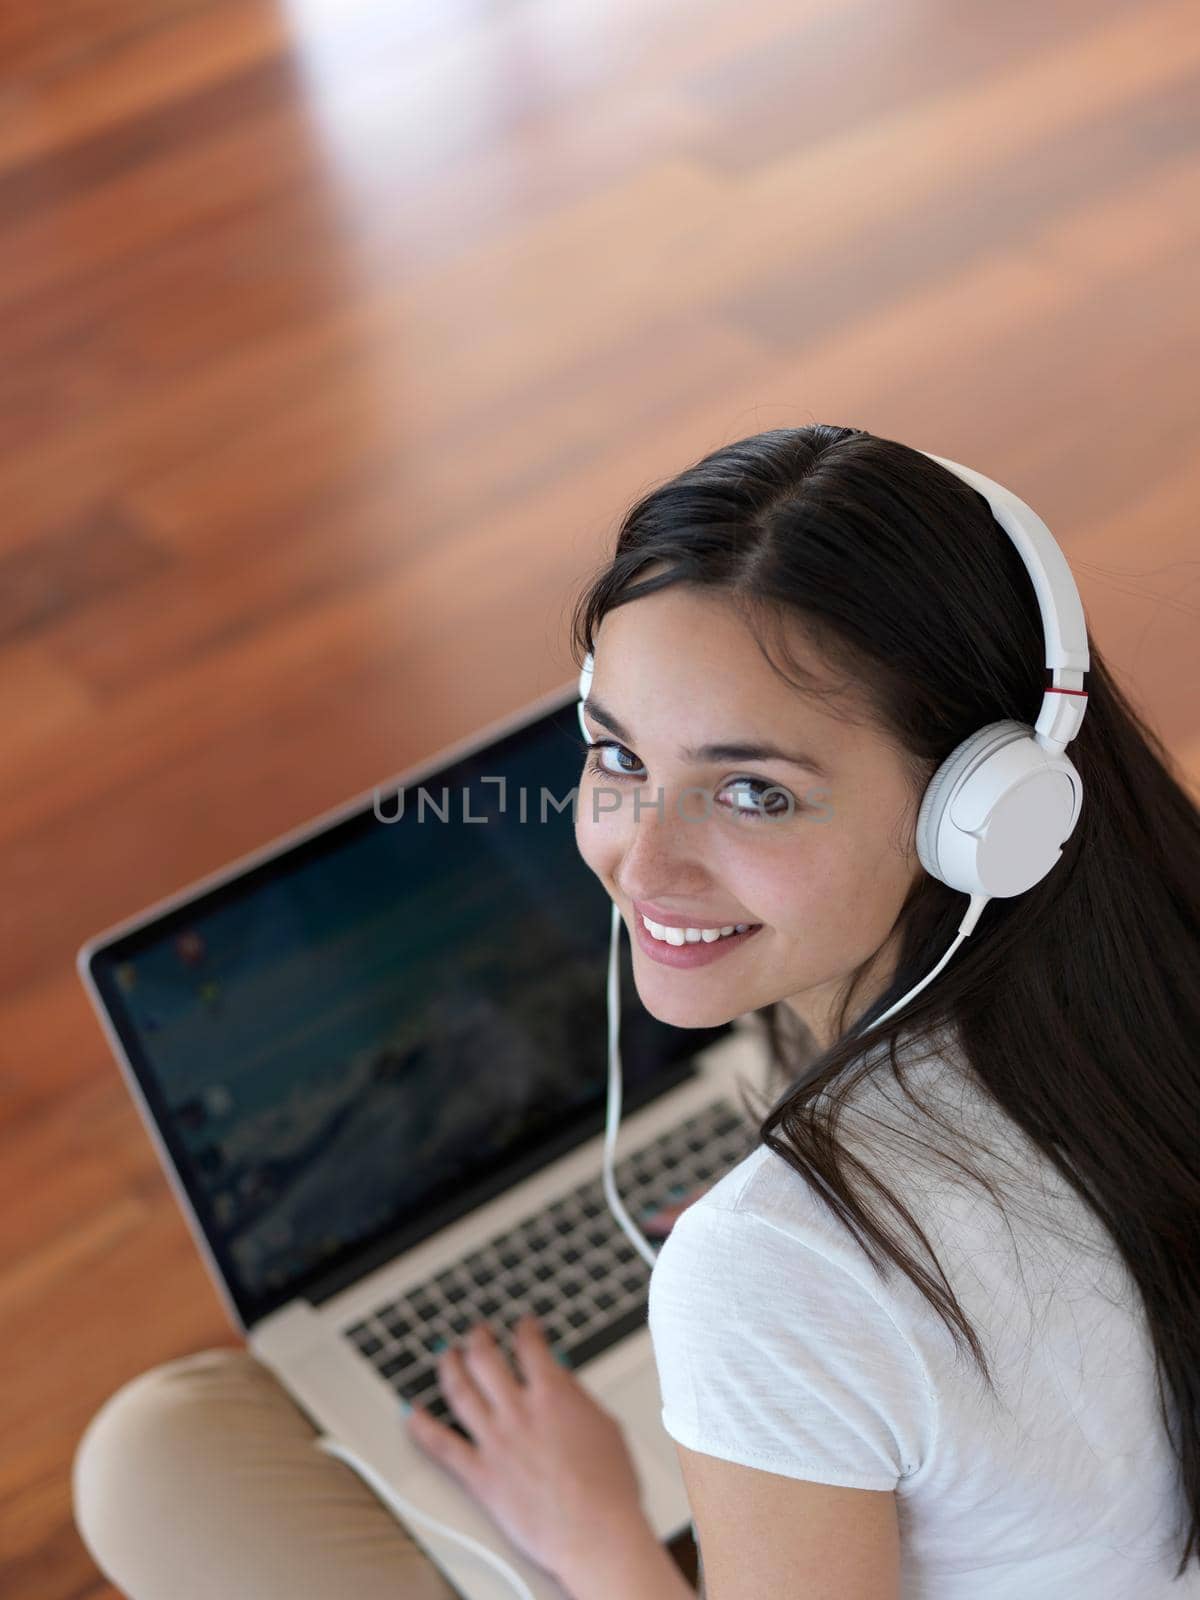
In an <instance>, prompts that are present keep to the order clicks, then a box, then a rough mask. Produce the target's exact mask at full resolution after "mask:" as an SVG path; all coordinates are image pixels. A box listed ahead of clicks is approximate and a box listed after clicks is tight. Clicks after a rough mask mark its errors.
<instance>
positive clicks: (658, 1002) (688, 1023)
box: [637, 985, 745, 1028]
mask: <svg viewBox="0 0 1200 1600" xmlns="http://www.w3.org/2000/svg"><path fill="white" fill-rule="evenodd" d="M637 991H638V998H639V1000H641V1002H642V1005H643V1006H644V1008H645V1009H646V1010H647V1011H648V1012H649V1013H650V1015H651V1016H652V1017H654V1018H655V1019H656V1020H657V1021H659V1022H666V1023H669V1024H670V1026H671V1027H672V1028H719V1027H721V1026H722V1025H723V1024H724V1023H726V1022H732V1021H733V1020H734V1018H735V1017H740V1016H743V1015H744V1014H745V1007H743V1006H738V1007H736V1008H735V1009H733V1010H731V1009H730V1007H729V1005H728V1003H726V1004H724V1005H722V1004H721V1003H720V1001H719V1000H718V999H717V998H716V997H715V996H714V995H711V994H707V995H699V994H695V995H692V996H691V998H690V999H689V998H688V997H687V996H686V995H683V994H678V995H675V996H670V995H667V994H664V993H662V992H660V993H658V994H655V995H649V996H647V995H646V994H644V993H643V992H642V989H641V986H640V985H638V986H637Z"/></svg>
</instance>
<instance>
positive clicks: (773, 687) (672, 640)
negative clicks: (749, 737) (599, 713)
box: [594, 584, 853, 733]
mask: <svg viewBox="0 0 1200 1600" xmlns="http://www.w3.org/2000/svg"><path fill="white" fill-rule="evenodd" d="M595 642H596V651H595V657H596V664H595V678H594V688H595V691H596V694H597V696H598V697H599V698H600V699H601V700H603V701H604V703H605V704H606V705H611V706H612V708H613V709H614V710H617V711H618V712H620V711H621V707H620V706H618V705H617V704H616V703H615V702H616V699H617V697H618V696H621V697H622V698H624V699H625V700H626V703H627V704H628V697H629V696H633V697H635V698H636V699H637V700H638V702H639V704H642V705H645V706H646V707H647V708H650V707H651V706H652V705H654V704H657V705H658V706H660V707H666V706H667V705H668V704H669V705H670V706H671V709H672V710H673V711H676V712H677V711H678V709H679V702H680V701H681V700H682V701H685V702H687V703H688V705H689V707H690V709H692V710H694V711H695V712H696V713H697V715H699V714H701V713H704V714H705V715H706V718H707V719H709V720H711V719H712V718H715V717H722V716H724V715H725V714H726V713H728V714H730V715H738V714H740V717H741V720H742V721H743V722H748V721H754V722H758V723H762V724H765V726H761V727H759V728H758V729H757V731H758V732H760V733H765V732H767V731H768V730H769V728H770V727H771V725H772V724H777V723H778V722H779V721H780V720H781V719H782V720H783V721H784V722H785V723H786V722H792V723H794V722H796V721H797V719H803V720H804V721H806V722H809V723H811V721H812V719H813V718H817V719H824V720H827V721H830V722H835V723H844V722H845V721H846V720H847V714H848V710H849V704H848V701H849V699H850V698H851V697H852V689H853V685H852V684H850V683H848V682H847V680H846V677H845V674H844V672H843V673H839V672H838V671H837V670H836V669H835V668H834V666H833V664H832V663H831V662H830V661H829V660H827V659H826V657H825V655H824V654H823V653H822V651H821V650H820V648H819V646H818V644H817V643H816V641H815V640H814V639H813V638H812V637H811V635H810V633H809V632H808V631H807V630H806V629H805V628H804V626H803V624H802V621H801V619H799V618H796V617H787V616H785V615H782V614H774V615H769V616H768V615H761V616H755V615H751V614H749V613H748V612H747V610H746V609H745V608H744V607H743V606H741V605H739V604H735V603H734V602H733V601H731V600H730V599H729V598H728V597H727V596H725V595H723V594H722V593H721V592H719V591H705V590H701V589H696V588H694V587H692V586H689V585H686V584H672V585H670V586H669V587H668V588H665V589H660V590H658V591H657V592H656V593H654V594H649V595H642V596H640V597H639V598H638V599H636V600H631V601H628V602H626V603H625V604H624V605H620V606H617V607H616V608H615V609H613V610H612V611H609V612H608V613H606V615H605V617H604V619H603V621H602V622H601V623H600V626H599V628H598V629H597V631H596V636H595ZM772 662H774V663H775V665H772ZM781 672H782V673H786V674H787V677H784V676H781ZM789 678H791V679H794V680H795V681H793V682H789V681H788V679H789Z"/></svg>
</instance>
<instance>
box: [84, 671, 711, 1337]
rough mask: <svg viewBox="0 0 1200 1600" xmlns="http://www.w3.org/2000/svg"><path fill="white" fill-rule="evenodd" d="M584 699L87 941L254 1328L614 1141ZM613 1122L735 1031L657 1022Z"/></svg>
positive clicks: (629, 990)
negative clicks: (594, 1143)
mask: <svg viewBox="0 0 1200 1600" xmlns="http://www.w3.org/2000/svg"><path fill="white" fill-rule="evenodd" d="M582 756H583V741H582V739H581V738H580V735H579V730H578V723H577V719H576V711H575V703H574V700H573V699H572V700H571V701H569V702H568V703H567V704H565V705H563V706H561V707H559V708H557V709H555V710H552V711H550V712H548V713H546V714H544V715H541V716H538V717H537V718H536V719H535V720H534V721H532V722H530V723H528V724H527V725H526V726H524V727H521V728H518V729H516V730H515V731H513V732H511V733H509V734H508V735H506V736H505V737H503V738H502V739H500V740H499V741H498V742H495V743H492V744H489V745H487V746H486V747H485V748H483V749H481V750H477V751H476V752H475V753H474V754H472V755H470V756H468V757H466V758H464V759H461V760H459V761H457V762H455V763H454V764H453V765H451V766H448V767H445V768H443V769H442V770H440V771H438V772H436V773H433V774H431V775H426V776H425V777H423V778H422V780H421V782H420V784H419V785H417V786H415V787H410V788H408V789H406V790H400V789H398V788H396V787H394V786H393V788H392V789H391V790H390V791H388V790H376V791H374V792H373V794H372V796H371V797H370V798H369V799H368V800H367V801H366V802H365V803H364V804H363V805H362V806H361V807H360V808H358V809H357V810H355V811H354V812H353V814H352V815H349V816H343V817H342V819H341V820H340V821H338V822H337V823H335V824H333V825H331V826H329V827H327V828H325V829H322V830H320V831H318V832H317V833H316V834H315V835H314V836H313V837H310V838H307V839H304V840H302V841H301V842H299V843H295V844H293V845H292V846H291V847H290V848H287V849H285V850H283V851H281V852H280V853H278V854H275V855H272V856H271V857H270V858H269V859H268V860H265V861H262V862H260V863H259V864H258V865H256V866H254V867H253V868H252V869H250V870H248V871H245V872H243V873H241V874H238V875H235V876H234V877H233V878H232V879H230V880H229V881H228V882H225V883H222V884H220V885H219V886H217V887H215V888H212V889H210V890H209V891H208V892H206V893H204V894H200V895H197V896H194V897H189V898H187V900H186V903H183V904H181V905H179V906H177V907H175V908H174V909H173V910H171V911H170V912H168V913H165V914H162V915H160V916H158V917H156V918H154V919H153V920H152V921H151V922H150V923H148V924H147V925H144V926H142V927H140V928H138V929H136V930H134V931H129V932H126V933H125V934H124V935H123V936H121V937H118V938H115V939H114V940H113V941H112V942H110V943H107V944H104V945H102V946H101V947H99V948H98V949H96V950H95V951H94V952H93V954H92V955H91V958H90V970H91V974H92V978H93V981H94V983H95V985H96V988H97V990H98V992H99V994H100V996H101V998H102V1000H103V1002H104V1005H105V1007H106V1009H107V1010H108V1012H109V1015H110V1018H111V1021H112V1024H113V1027H114V1029H115V1031H116V1032H117V1033H118V1034H119V1036H120V1038H121V1041H122V1044H123V1048H124V1052H125V1054H126V1056H127V1057H128V1059H129V1062H130V1065H131V1067H132V1069H133V1072H134V1074H135V1076H136V1078H137V1081H138V1084H139V1087H140V1089H141V1092H142V1095H143V1097H144V1098H145V1100H146V1102H147V1105H148V1107H149V1110H150V1112H151V1114H152V1116H153V1117H154V1120H155V1121H156V1123H157V1124H158V1128H159V1132H160V1135H161V1137H162V1139H163V1141H164V1143H165V1144H166V1145H167V1148H168V1149H169V1151H170V1154H171V1157H172V1160H173V1162H174V1165H175V1167H176V1169H177V1172H178V1175H179V1178H180V1181H181V1182H182V1183H183V1185H184V1187H185V1188H186V1190H187V1192H188V1195H189V1198H190V1201H191V1204H192V1207H193V1209H194V1211H195V1212H196V1216H197V1218H198V1220H199V1222H200V1224H201V1226H202V1227H203V1229H204V1231H205V1234H206V1236H207V1238H208V1242H209V1247H210V1249H211V1250H212V1252H213V1255H214V1256H215V1258H216V1260H217V1263H218V1266H219V1267H220V1270H221V1273H222V1275H223V1277H224V1278H225V1281H226V1284H227V1286H228V1289H229V1292H230V1294H231V1297H232V1298H233V1300H234V1303H235V1304H236V1306H237V1309H238V1314H239V1316H240V1317H241V1319H242V1322H243V1324H244V1325H245V1326H246V1327H247V1328H248V1327H250V1326H251V1325H252V1324H253V1323H254V1322H256V1321H257V1320H258V1319H259V1318H260V1317H262V1316H265V1315H266V1314H267V1313H268V1312H270V1311H271V1310H273V1309H275V1308H276V1307H277V1306H279V1305H281V1304H284V1303H286V1302H287V1301H288V1300H291V1299H292V1298H293V1297H294V1296H296V1295H298V1294H305V1295H306V1296H308V1298H310V1299H312V1300H313V1301H314V1302H319V1301H320V1300H322V1299H324V1298H327V1297H328V1296H329V1295H331V1294H334V1293H336V1292H338V1290H340V1289H341V1288H343V1287H345V1286H346V1285H347V1284H349V1283H352V1282H354V1281H355V1280H356V1279H357V1278H359V1277H361V1276H362V1275H363V1274H364V1273H366V1272H368V1271H371V1270H373V1268H374V1267H375V1266H377V1265H381V1264H382V1263H383V1262H385V1261H387V1260H388V1259H390V1257H391V1256H392V1255H394V1254H395V1253H396V1252H397V1251H398V1250H401V1249H403V1248H406V1247H408V1246H411V1245H413V1244H415V1243H416V1242H417V1241H419V1240H420V1239H422V1238H424V1237H426V1236H428V1235H429V1234H430V1233H432V1232H434V1231H435V1230H436V1229H438V1228H440V1227H442V1226H445V1225H446V1224H447V1223H449V1222H450V1221H452V1220H454V1218H456V1217H458V1216H461V1215H463V1214H465V1213H466V1212H467V1211H469V1210H471V1209H473V1208H474V1207H476V1206H478V1205H480V1204H481V1203H482V1202H483V1201H484V1200H486V1199H488V1198H490V1197H491V1196H492V1195H494V1194H497V1193H499V1192H501V1191H502V1190H504V1189H506V1188H508V1187H510V1186H511V1185H512V1184H513V1183H515V1182H517V1181H518V1180H519V1179H520V1178H522V1177H524V1176H526V1175H528V1174H529V1173H531V1172H533V1171H535V1170H536V1169H537V1168H538V1167H541V1166H544V1165H546V1164H547V1163H548V1162H550V1161H552V1160H554V1159H556V1158H557V1157H558V1156H560V1155H561V1154H563V1153H565V1152H566V1151H567V1150H569V1149H571V1148H573V1147H574V1146H576V1145H578V1144H580V1143H582V1142H583V1141H585V1140H587V1139H589V1138H591V1137H593V1136H594V1135H595V1134H597V1133H598V1132H601V1131H602V1130H603V1127H604V1118H605V1108H606V1099H607V1081H608V1060H607V1038H608V1023H607V1010H606V1004H605V985H606V978H607V970H608V946H609V937H610V915H611V901H610V900H609V898H608V895H607V894H606V893H605V891H604V889H603V887H602V885H601V884H600V883H599V881H598V880H597V879H596V877H595V875H594V874H593V873H592V871H591V870H590V868H588V867H587V866H586V864H585V863H584V862H583V860H582V859H581V858H580V856H579V853H578V850H577V847H576V844H575V836H574V808H575V804H576V799H577V792H578V783H579V777H580V772H581V767H582ZM621 956H622V959H621V1063H622V1080H623V1095H622V1101H623V1107H622V1109H623V1114H624V1112H627V1111H632V1110H634V1109H636V1108H637V1107H638V1106H639V1105H643V1104H645V1103H646V1102H647V1101H649V1100H651V1099H653V1098H655V1097H656V1096H657V1095H659V1094H662V1093H664V1092H665V1091H666V1090H667V1089H669V1088H671V1087H672V1086H673V1085H675V1084H676V1083H678V1082H680V1081H681V1080H682V1079H684V1078H686V1077H687V1076H689V1075H690V1074H691V1072H692V1071H693V1070H694V1062H693V1058H694V1057H695V1056H696V1055H697V1054H698V1053H699V1052H700V1051H702V1050H704V1049H706V1048H707V1047H708V1046H709V1045H711V1044H712V1043H713V1042H714V1041H715V1040H717V1039H718V1038H720V1037H721V1036H722V1035H724V1034H725V1033H726V1032H728V1025H726V1026H724V1027H720V1028H712V1029H677V1028H674V1027H670V1026H668V1025H666V1024H664V1023H660V1022H659V1021H658V1020H657V1019H656V1018H653V1017H651V1016H650V1015H649V1014H648V1013H647V1012H646V1011H645V1010H644V1008H643V1007H642V1006H641V1004H640V1002H639V1000H638V998H637V991H636V989H635V987H634V984H633V977H632V968H631V963H630V957H629V949H628V939H627V937H626V936H625V935H624V933H623V934H622V938H621Z"/></svg>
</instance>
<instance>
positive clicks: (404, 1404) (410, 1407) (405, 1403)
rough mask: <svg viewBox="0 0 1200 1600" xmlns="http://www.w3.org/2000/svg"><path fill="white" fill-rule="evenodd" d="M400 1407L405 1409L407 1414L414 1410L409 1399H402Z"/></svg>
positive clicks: (404, 1411)
mask: <svg viewBox="0 0 1200 1600" xmlns="http://www.w3.org/2000/svg"><path fill="white" fill-rule="evenodd" d="M400 1409H401V1411H403V1413H404V1415H405V1416H407V1415H408V1414H409V1412H410V1411H411V1410H412V1406H410V1405H409V1403H408V1401H407V1400H401V1402H400Z"/></svg>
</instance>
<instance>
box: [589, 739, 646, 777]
mask: <svg viewBox="0 0 1200 1600" xmlns="http://www.w3.org/2000/svg"><path fill="white" fill-rule="evenodd" d="M587 748H588V749H590V750H595V751H601V750H612V751H615V752H616V753H617V754H618V755H619V756H628V757H629V759H630V760H631V761H632V762H633V764H634V766H635V767H636V766H638V765H639V762H638V759H637V757H636V756H635V755H634V753H633V751H632V750H626V748H625V746H624V745H623V744H618V743H617V741H616V740H615V739H596V740H595V741H594V742H593V743H592V744H590V745H589V746H587ZM587 770H588V771H589V772H596V773H599V774H600V775H601V777H605V778H631V777H632V776H633V774H632V773H631V772H624V771H621V770H620V769H618V770H617V771H616V772H614V771H613V769H612V768H611V767H606V766H605V765H604V762H603V760H602V759H601V757H600V756H599V755H598V754H597V755H593V756H592V757H591V758H590V759H589V761H588V764H587Z"/></svg>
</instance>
